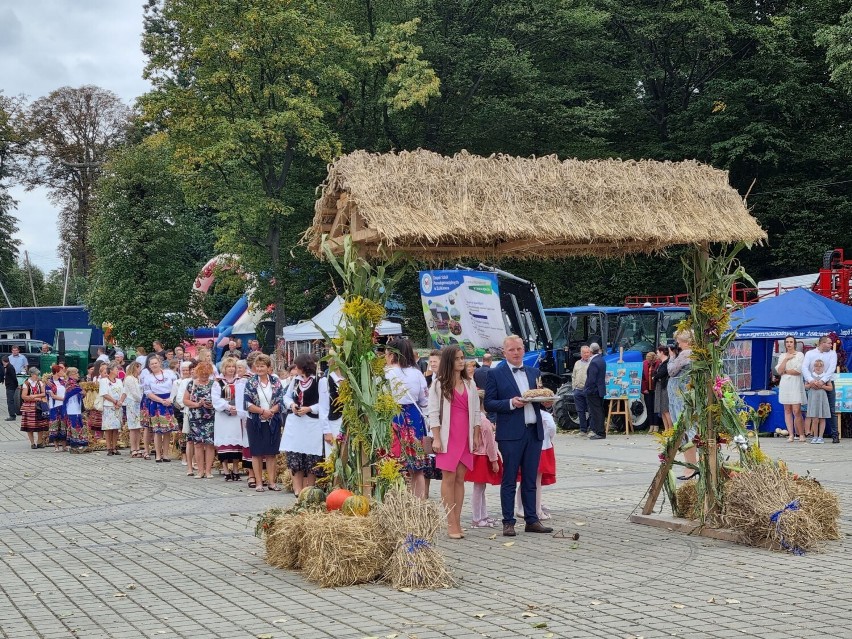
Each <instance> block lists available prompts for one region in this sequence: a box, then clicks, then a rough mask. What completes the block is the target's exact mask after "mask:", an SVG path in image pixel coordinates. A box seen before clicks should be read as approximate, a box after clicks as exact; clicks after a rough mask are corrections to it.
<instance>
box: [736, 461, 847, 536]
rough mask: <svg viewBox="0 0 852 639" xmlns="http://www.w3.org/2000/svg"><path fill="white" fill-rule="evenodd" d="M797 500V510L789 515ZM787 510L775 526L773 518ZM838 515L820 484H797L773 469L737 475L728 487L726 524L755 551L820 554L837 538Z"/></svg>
mask: <svg viewBox="0 0 852 639" xmlns="http://www.w3.org/2000/svg"><path fill="white" fill-rule="evenodd" d="M832 497H833V500H832ZM797 498H798V499H799V508H798V509H797V510H792V509H791V510H784V509H785V507H787V506H788V505H789V504H791V503H792V502H794V500H796V499H797ZM782 510H783V512H782V513H781V515H780V517H779V518H778V523H774V522H772V520H771V518H772V516H773V514H774V513H777V512H778V511H782ZM839 514H840V510H839V507H838V505H837V498H836V496H834V495H832V494H831V493H828V492H827V491H825V490H824V489H823V488H822V486H820V485H819V484H818V483H817V482H802V481H796V480H794V479H793V477H792V475H790V474H789V473H788V472H786V470H782V469H779V468H778V467H777V466H775V465H773V464H760V465H759V466H757V467H755V468H753V469H750V470H747V471H744V472H742V473H737V474H736V475H734V476H733V477H732V478H731V479H730V480H728V481H727V483H726V484H725V499H724V502H723V508H722V521H723V523H724V525H726V526H728V527H729V528H731V529H733V530H735V531H737V532H738V533H739V534H740V537H741V539H742V541H743V542H744V543H747V544H750V545H754V546H762V545H766V544H769V545H770V546H771V547H773V548H775V549H781V548H783V549H785V550H788V551H794V550H801V551H808V550H818V549H819V548H820V547H821V546H822V544H823V542H825V541H827V540H830V539H836V538H837V537H836V535H837V534H838V532H837V517H838V516H839Z"/></svg>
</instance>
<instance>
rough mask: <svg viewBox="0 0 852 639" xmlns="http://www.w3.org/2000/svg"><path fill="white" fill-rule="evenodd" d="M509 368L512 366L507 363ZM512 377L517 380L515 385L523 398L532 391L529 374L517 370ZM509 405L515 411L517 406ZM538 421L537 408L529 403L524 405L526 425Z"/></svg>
mask: <svg viewBox="0 0 852 639" xmlns="http://www.w3.org/2000/svg"><path fill="white" fill-rule="evenodd" d="M506 365H507V366H512V365H511V364H509V363H508V362H506ZM512 368H517V367H516V366H512ZM512 376H513V377H514V378H515V383H517V385H518V390H519V391H521V397H523V396H524V393H525V392H526V391H528V390H529V389H530V380H529V378H527V372H526V371H525V370H523V371H522V370H516V371H512ZM509 405H510V406H511V407H512V410H514V409H515V405H514V404H512V403H511V402H509ZM537 421H538V420H536V417H535V408H533V405H532V404H530V403H529V402H527V403H526V404H524V423H525V424H535V423H537Z"/></svg>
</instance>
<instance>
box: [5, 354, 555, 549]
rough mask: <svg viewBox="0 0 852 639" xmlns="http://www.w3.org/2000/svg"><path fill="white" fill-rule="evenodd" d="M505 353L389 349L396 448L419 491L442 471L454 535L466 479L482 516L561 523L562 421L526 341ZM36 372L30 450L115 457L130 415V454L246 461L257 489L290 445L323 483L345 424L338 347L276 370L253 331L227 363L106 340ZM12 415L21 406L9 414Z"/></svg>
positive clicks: (508, 531)
mask: <svg viewBox="0 0 852 639" xmlns="http://www.w3.org/2000/svg"><path fill="white" fill-rule="evenodd" d="M209 346H211V347H212V344H210V345H209ZM505 351H506V358H507V360H506V363H505V365H501V366H497V367H494V368H492V366H491V364H492V362H491V358H490V357H486V358H484V362H483V363H484V365H483V366H482V367H478V368H477V367H476V364H475V362H473V361H470V360H467V359H466V358H465V355H464V353H463V352H462V351H461V349H460V348H459V347H458V346H448V347H446V348H444V349H442V350H440V351H433V352H432V353H431V354H430V356H429V364H428V367H427V368H426V370H425V372H424V371H421V369H420V368H419V366H418V358H417V356H416V354H415V351H414V348H413V346H412V344H411V342H410V341H408V340H406V339H396V340H393V341H392V342H390V343H389V344H388V348H387V350H386V359H387V368H386V372H385V375H386V378H387V380H388V382H389V384H390V387H391V389H392V392H393V393H394V396H395V399H396V401H397V402H398V403H399V405H400V412H399V414H398V415H397V416H396V418H395V419H394V420H393V425H392V431H393V433H392V442H393V443H392V446H391V450H390V452H389V454H390V455H392V456H393V457H395V458H396V459H397V460H398V461H399V463H400V465H401V466H402V468H403V469H404V471H405V473H406V476H407V478H408V480H409V486H410V489H411V490H412V491H413V492H414V494H416V495H417V496H419V497H421V498H424V499H428V498H429V489H430V483H431V481H432V480H441V500H442V502H443V503H444V505H445V507H446V509H447V513H448V527H447V532H448V535H449V537H450V538H453V539H460V538H462V537H464V533H463V529H462V524H461V510H462V506H463V503H464V498H465V484H467V483H470V484H472V485H473V493H472V494H473V497H472V500H473V503H472V514H473V519H472V521H471V524H470V525H471V526H472V527H475V528H491V527H496V526H497V525H498V524H500V523H501V522H502V525H503V533H504V534H505V535H510V536H511V535H514V534H515V532H514V525H515V521H516V520H515V516H516V514H517V515H519V516H523V517H524V519H525V523H526V526H525V530H527V531H529V532H550V528H547V527H546V526H544V525H542V524H541V520H542V519H548V518H549V517H550V515H549V511H548V510H547V508H546V507H545V506H543V505H542V503H541V489H542V486H545V485H548V484H552V483H554V482H555V479H556V462H555V456H554V451H553V438H554V435H555V433H556V425H555V422H554V421H553V418H552V417H551V416H550V414H549V413H548V412H546V411H543V410H542V409H541V406H540V405H539V404H532V403H529V402H528V401H526V400H524V399H522V396H523V392H524V391H525V390H528V389H531V388H535V387H536V385H537V384H538V379H539V373H538V371H537V370H536V369H533V368H529V367H528V368H527V369H526V370H525V369H524V367H523V364H522V359H523V353H524V347H523V342H522V341H521V340H520V338H516V337H511V338H507V342H506V348H505ZM6 365H7V366H10V364H9V363H8V362H6ZM28 372H29V378H28V379H27V380H26V381H25V382H24V384H23V389H22V391H21V405H20V415H21V430H22V431H24V432H26V433H27V436H28V437H29V440H30V445H31V447H32V448H33V449H37V448H44V447H52V448H53V450H54V451H56V452H57V453H61V452H64V451H70V452H82V451H86V450H89V449H90V446H91V444H93V443H94V442H96V441H100V440H103V441H104V442H105V446H106V454H107V456H120V455H121V454H122V451H121V450H120V449H119V442H118V438H119V433H120V432H121V429H122V427H123V426H125V425H126V427H127V432H128V439H129V448H130V451H129V454H130V457H132V458H138V459H144V460H150V459H153V460H154V461H155V463H158V464H160V463H171V462H172V452H173V451H174V453H175V454H174V457H175V459H177V450H178V447H179V450H180V454H181V463H182V464H183V465H184V466H186V474H187V476H188V477H195V478H198V479H212V478H213V465H214V463H215V461H216V460H217V459H218V461H219V462H220V464H221V472H222V474H223V475H224V479H225V481H242V480H243V475H244V473H246V472H247V475H248V486H249V487H250V488H252V489H254V490H256V491H258V492H263V491H265V490H271V491H280V490H281V487H280V486H279V485H278V483H277V477H278V469H277V461H278V455H279V453H282V452H283V453H285V458H286V464H287V467H288V469H289V470H290V472H291V475H292V478H293V490H294V492H296V493H298V492H300V491H301V490H302V489H303V488H305V487H307V486H313V485H314V484H315V483H316V481H317V478H318V476H319V475H320V473H321V472H322V470H321V468H320V467H319V466H318V464H319V463H320V462H321V461H322V460H323V459H324V458H326V457H327V455H329V454H330V453H331V451H332V449H333V446H334V442H335V440H336V438H337V437H338V435H339V434H340V429H341V424H342V413H341V406H340V405H339V402H338V401H337V400H338V395H339V389H340V385H341V382H342V381H343V376H342V375H341V373H340V371H339V370H338V369H337V367H336V365H335V363H334V361H333V356H332V358H331V359H330V361H329V366H328V370H327V371H326V372H325V373H320V372H319V371H318V361H317V359H316V358H315V357H314V356H313V355H311V354H301V355H298V356H297V357H296V358H295V360H294V361H293V362H292V365H291V366H289V368H288V369H287V370H286V371H285V372H282V374H281V375H276V374H274V373H273V370H272V360H271V359H270V357H269V356H268V355H265V354H264V353H262V352H260V349H259V345H256V343H252V344H250V351H249V352H248V353H247V355H246V356H245V358H242V353H241V352H240V349H239V347H238V345H237V344H235V343H232V345H231V347H230V348H228V349H226V350H225V351H224V352H223V354H222V357H221V360H220V361H219V363H218V367H216V366H214V363H213V350H212V349H211V348H204V347H200V348H198V349H197V352H196V353H195V355H194V356H193V355H190V353H189V352H188V351H185V350H184V349H183V348H182V347H181V346H178V347H176V348H175V349H173V350H166V349H164V348H163V346H162V344H161V343H159V342H154V344H153V348H152V350H151V352H150V353H148V352H146V350H145V349H142V348H137V349H136V354H135V356H134V357H133V358H131V359H130V361H129V362H126V361H125V356H124V354H123V353H122V352H115V353H113V354H112V357H110V356H109V355H108V354H107V353H106V352H105V351H104V350H103V349H101V350H100V351H99V353H98V357H97V359H96V360H95V361H94V362H93V364H92V366H90V367H89V369H88V370H87V371H86V372H85V373H81V371H79V370H78V369H76V368H73V367H67V368H66V367H65V366H64V365H63V364H55V365H54V366H53V367H52V368H51V370H50V373H48V374H46V375H44V376H42V375H41V374H40V372H39V370H38V369H37V368H31V369H29V371H28ZM10 376H11V377H14V375H13V374H12V375H10V374H8V373H7V375H6V377H7V378H8V377H10ZM14 415H15V412H14V411H12V410H10V419H15V416H14ZM264 469H265V471H266V475H265V476H264ZM518 482H520V486H521V488H520V490H518V491H516V487H517V485H518ZM487 485H500V486H501V489H500V490H501V515H502V516H501V517H500V518H499V519H498V518H495V517H492V516H491V515H490V513H489V510H488V507H487V504H486V500H485V489H486V486H487Z"/></svg>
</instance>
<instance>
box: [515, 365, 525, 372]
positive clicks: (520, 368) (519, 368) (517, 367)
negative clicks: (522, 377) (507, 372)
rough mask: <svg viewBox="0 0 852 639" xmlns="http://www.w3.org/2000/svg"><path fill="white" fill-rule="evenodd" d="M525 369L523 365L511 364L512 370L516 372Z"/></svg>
mask: <svg viewBox="0 0 852 639" xmlns="http://www.w3.org/2000/svg"><path fill="white" fill-rule="evenodd" d="M522 370H525V369H524V367H523V366H512V372H513V373H517V372H518V371H522Z"/></svg>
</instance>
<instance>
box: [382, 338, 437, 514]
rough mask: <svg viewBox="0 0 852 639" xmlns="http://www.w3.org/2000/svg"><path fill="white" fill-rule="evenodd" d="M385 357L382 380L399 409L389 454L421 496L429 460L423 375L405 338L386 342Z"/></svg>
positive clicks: (414, 491) (424, 488)
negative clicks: (426, 444) (388, 387)
mask: <svg viewBox="0 0 852 639" xmlns="http://www.w3.org/2000/svg"><path fill="white" fill-rule="evenodd" d="M387 360H388V366H387V368H385V379H387V380H388V384H390V388H391V392H392V393H393V396H394V399H395V400H396V402H397V403H398V404H399V406H400V409H401V410H400V412H399V414H398V415H397V416H396V417H394V418H393V427H392V428H393V434H392V440H391V455H392V456H393V457H395V458H396V459H398V460H399V463H400V464H402V466H403V468H405V470H406V472H408V474H409V475H410V476H411V492H413V493H414V494H415V495H416V496H418V497H422V498H424V499H425V498H426V476H425V474H424V471H425V470H426V469H427V468H428V467H429V463H430V462H429V458H428V456H427V455H426V451H425V450H424V449H423V444H422V441H423V438H424V437H425V436H426V434H427V433H426V420H425V419H424V417H423V413H424V411H425V410H426V407H427V406H428V405H429V400H428V397H427V395H426V391H427V388H428V387H427V384H426V378H425V377H424V376H423V373H422V372H421V371H420V369H419V368H418V367H417V356H416V355H415V354H414V348H413V347H412V345H411V342H410V341H409V340H407V339H395V340H393V341H391V342H390V343H389V344H388V353H387Z"/></svg>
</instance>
